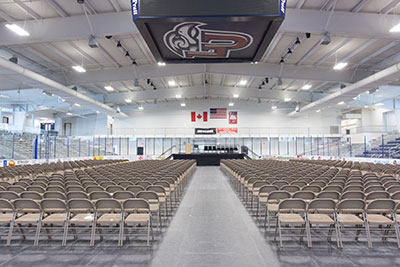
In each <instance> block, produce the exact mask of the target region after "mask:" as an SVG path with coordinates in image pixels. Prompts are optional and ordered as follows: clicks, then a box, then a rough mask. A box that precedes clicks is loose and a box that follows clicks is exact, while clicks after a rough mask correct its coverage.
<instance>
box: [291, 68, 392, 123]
mask: <svg viewBox="0 0 400 267" xmlns="http://www.w3.org/2000/svg"><path fill="white" fill-rule="evenodd" d="M399 72H400V63H397V64H396V65H393V66H391V67H389V68H386V69H384V70H382V71H380V72H377V73H375V74H372V75H371V76H369V77H366V78H365V79H362V80H360V81H358V82H356V83H354V84H352V85H349V86H347V87H345V88H343V89H340V90H339V91H337V92H335V93H333V94H329V95H327V96H325V97H323V98H321V99H319V100H317V101H314V102H312V103H310V104H308V105H306V106H305V107H303V108H301V110H300V112H292V113H290V114H289V115H290V116H293V115H298V114H299V113H302V112H305V111H312V110H317V109H321V108H326V107H330V106H334V105H336V104H337V103H338V102H340V101H344V102H349V101H352V100H353V98H354V97H356V96H358V95H359V94H361V93H364V92H366V91H368V90H369V89H373V88H378V87H379V86H381V85H386V84H387V83H389V82H391V81H393V80H396V79H398V77H399Z"/></svg>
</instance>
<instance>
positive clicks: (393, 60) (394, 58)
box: [369, 53, 400, 71]
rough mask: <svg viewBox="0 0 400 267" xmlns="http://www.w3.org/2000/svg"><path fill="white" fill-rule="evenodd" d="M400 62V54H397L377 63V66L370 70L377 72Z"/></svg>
mask: <svg viewBox="0 0 400 267" xmlns="http://www.w3.org/2000/svg"><path fill="white" fill-rule="evenodd" d="M399 62H400V53H396V54H394V55H392V56H391V57H388V58H386V59H384V60H382V61H380V62H378V63H376V64H375V65H373V66H371V67H370V68H369V69H370V70H371V71H376V70H379V69H382V68H384V67H386V66H390V65H393V64H397V63H399Z"/></svg>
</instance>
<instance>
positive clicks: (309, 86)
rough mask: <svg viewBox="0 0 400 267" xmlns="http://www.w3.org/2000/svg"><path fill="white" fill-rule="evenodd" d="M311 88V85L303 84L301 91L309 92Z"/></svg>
mask: <svg viewBox="0 0 400 267" xmlns="http://www.w3.org/2000/svg"><path fill="white" fill-rule="evenodd" d="M311 87H312V85H311V84H305V85H303V87H302V89H303V90H310V89H311Z"/></svg>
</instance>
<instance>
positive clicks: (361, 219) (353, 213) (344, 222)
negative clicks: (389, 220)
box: [337, 199, 372, 248]
mask: <svg viewBox="0 0 400 267" xmlns="http://www.w3.org/2000/svg"><path fill="white" fill-rule="evenodd" d="M337 213H338V215H337V225H338V230H339V231H338V233H339V243H340V247H341V248H343V241H342V240H343V238H342V229H344V228H345V227H346V226H348V227H352V228H353V229H354V230H356V238H355V240H358V237H359V235H360V232H361V231H362V230H365V232H366V235H367V241H368V247H371V246H372V245H371V237H370V235H369V231H367V230H366V227H365V202H364V200H362V199H344V200H342V201H340V202H339V204H338V205H337Z"/></svg>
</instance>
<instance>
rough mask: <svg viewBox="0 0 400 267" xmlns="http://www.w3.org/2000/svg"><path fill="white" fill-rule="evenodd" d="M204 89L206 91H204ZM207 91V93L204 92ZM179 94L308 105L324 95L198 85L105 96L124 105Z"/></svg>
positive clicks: (169, 97)
mask: <svg viewBox="0 0 400 267" xmlns="http://www.w3.org/2000/svg"><path fill="white" fill-rule="evenodd" d="M205 88H206V90H204V89H205ZM206 91H207V92H206ZM177 94H180V95H181V96H182V98H192V97H202V96H212V97H226V98H232V99H233V95H234V94H238V95H239V99H240V100H247V99H249V98H261V99H268V100H275V101H282V102H283V101H284V99H285V98H292V99H295V100H296V101H297V102H304V103H309V102H311V101H312V100H318V99H321V98H323V97H325V96H326V95H325V94H319V93H318V94H315V93H314V94H311V93H310V92H295V91H286V92H284V91H277V90H275V91H274V90H259V89H257V88H242V87H222V86H215V85H206V86H204V85H199V86H193V87H181V88H169V89H158V90H145V91H135V92H125V93H113V94H107V95H106V96H105V102H106V103H124V100H125V99H126V98H130V99H132V100H134V101H136V102H140V101H144V100H148V101H151V100H159V99H176V95H177Z"/></svg>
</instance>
